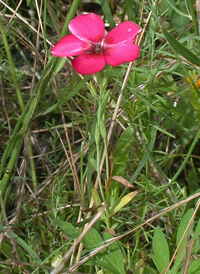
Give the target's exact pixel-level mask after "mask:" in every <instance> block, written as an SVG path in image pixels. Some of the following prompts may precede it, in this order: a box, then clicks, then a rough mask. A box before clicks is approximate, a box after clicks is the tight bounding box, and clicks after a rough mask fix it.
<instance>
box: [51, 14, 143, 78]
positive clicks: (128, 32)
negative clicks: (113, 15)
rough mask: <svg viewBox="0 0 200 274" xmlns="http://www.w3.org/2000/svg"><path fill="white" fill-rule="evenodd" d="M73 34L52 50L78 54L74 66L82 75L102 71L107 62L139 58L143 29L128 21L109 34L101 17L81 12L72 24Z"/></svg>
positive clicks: (59, 52)
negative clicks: (138, 40)
mask: <svg viewBox="0 0 200 274" xmlns="http://www.w3.org/2000/svg"><path fill="white" fill-rule="evenodd" d="M69 30H70V32H71V34H69V35H66V36H64V37H63V38H62V39H61V40H60V41H59V42H58V43H57V44H56V45H55V46H54V47H53V48H52V50H51V53H52V54H53V55H55V56H57V57H70V56H76V57H75V58H74V59H73V60H72V66H73V68H74V69H75V70H76V71H77V72H78V73H80V74H93V73H96V72H98V71H101V70H102V69H103V68H104V67H105V65H106V63H108V64H109V65H111V66H118V65H121V64H123V63H125V62H131V61H134V60H135V59H137V57H138V55H139V53H140V49H139V47H138V46H137V45H135V44H134V42H135V39H136V36H137V34H138V33H140V31H141V28H140V27H139V26H138V25H136V24H135V23H133V22H130V21H126V22H123V23H121V24H119V25H118V26H117V27H116V28H114V29H113V30H111V31H110V32H109V33H108V34H107V35H106V37H104V35H105V29H104V23H103V21H102V19H101V17H100V16H99V15H97V14H94V13H89V14H86V15H79V16H77V17H75V18H74V19H73V20H72V21H71V22H70V23H69Z"/></svg>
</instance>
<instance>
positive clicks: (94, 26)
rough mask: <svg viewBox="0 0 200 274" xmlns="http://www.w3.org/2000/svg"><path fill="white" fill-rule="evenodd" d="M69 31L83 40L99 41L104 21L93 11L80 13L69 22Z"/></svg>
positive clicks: (102, 32)
mask: <svg viewBox="0 0 200 274" xmlns="http://www.w3.org/2000/svg"><path fill="white" fill-rule="evenodd" d="M69 30H70V32H71V33H72V34H73V35H74V36H76V37H77V38H79V39H80V40H82V41H84V42H95V43H98V42H101V41H102V39H103V38H104V35H105V29H104V23H103V20H102V19H101V17H100V16H99V15H97V14H95V13H89V14H81V15H79V16H77V17H75V18H74V19H73V20H72V21H71V22H70V23H69Z"/></svg>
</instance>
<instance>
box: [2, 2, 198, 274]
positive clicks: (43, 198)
mask: <svg viewBox="0 0 200 274" xmlns="http://www.w3.org/2000/svg"><path fill="white" fill-rule="evenodd" d="M0 8H1V13H0V31H1V40H0V51H1V55H0V94H1V95H0V144H1V145H0V156H1V166H0V192H1V195H0V206H1V211H0V218H1V224H0V267H1V269H2V272H1V273H32V274H33V273H50V272H51V271H52V272H51V273H54V274H55V273H59V272H60V271H63V272H64V273H98V274H101V273H107V274H109V273H119V274H121V273H136V274H143V273H144V274H145V273H152V274H154V273H174V274H175V273H191V274H192V273H200V259H199V254H200V251H199V234H200V224H199V221H198V219H199V211H198V209H199V201H198V197H199V196H200V191H199V175H200V164H199V163H200V162H199V160H200V159H199V152H200V144H199V137H200V128H199V126H200V112H199V111H200V99H199V95H200V90H199V87H200V82H199V81H200V80H199V66H200V57H199V49H200V38H199V22H200V20H199V10H200V7H199V6H198V1H197V5H195V1H193V0H191V1H190V0H177V1H175V0H170V1H169V0H155V1H153V0H147V1H145V0H143V1H140V0H138V1H132V0H125V1H120V0H119V1H112V0H110V1H104V0H102V1H101V0H100V1H97V0H96V1H87V0H86V1H80V0H74V1H61V0H56V1H48V0H43V1H37V0H35V1H29V0H27V1H25V0H21V1H19V2H18V3H16V1H12V0H11V1H10V0H8V1H3V0H1V1H0ZM83 12H95V13H98V14H99V15H101V16H102V18H103V19H104V22H105V26H106V30H107V31H109V30H110V29H112V28H113V27H114V26H115V25H116V24H118V23H120V22H122V21H125V20H130V21H134V22H135V23H137V24H138V25H140V26H141V27H142V28H143V32H142V33H141V35H140V37H139V39H138V40H137V43H138V44H139V45H140V49H141V52H140V56H139V58H138V59H137V60H136V61H135V62H134V64H124V65H122V66H119V67H116V68H112V69H110V68H109V67H108V66H107V67H106V68H105V70H104V71H103V75H104V77H105V79H107V81H108V84H107V89H109V90H110V94H109V98H108V103H107V105H106V106H104V108H105V125H106V131H107V136H108V144H107V149H108V153H109V165H110V170H109V175H110V180H109V181H108V180H106V170H105V164H104V165H102V170H101V179H102V182H103V190H104V192H105V197H106V201H107V203H108V205H109V206H108V207H107V209H106V212H105V208H104V206H103V204H102V202H103V201H102V198H101V195H100V192H99V188H98V179H97V168H98V165H97V148H96V145H95V140H96V139H95V138H97V137H95V127H96V123H97V107H98V101H97V100H96V99H95V98H94V96H93V95H92V94H91V87H92V86H94V87H95V88H96V89H97V90H98V85H97V82H96V80H95V77H93V76H86V77H81V76H80V75H78V74H77V73H76V72H75V71H74V70H73V69H72V67H71V64H70V59H69V60H67V59H65V58H60V59H57V58H55V57H53V56H51V54H50V49H51V47H52V46H53V45H54V44H55V43H56V42H57V41H58V40H59V38H60V37H62V36H64V35H65V34H67V31H68V28H67V26H68V23H69V22H70V21H71V20H72V19H73V18H74V16H75V15H77V14H80V13H83ZM108 72H109V73H110V75H109V78H108V77H107V73H108ZM113 121H114V122H113ZM104 145H105V143H104V142H103V140H101V138H100V151H101V153H102V154H101V156H102V159H103V151H104V148H105V146H104ZM107 216H109V222H108V218H107ZM108 223H109V225H108Z"/></svg>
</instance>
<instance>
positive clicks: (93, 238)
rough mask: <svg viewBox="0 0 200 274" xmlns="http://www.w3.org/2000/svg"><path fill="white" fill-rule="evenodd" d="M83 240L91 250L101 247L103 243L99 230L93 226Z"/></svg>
mask: <svg viewBox="0 0 200 274" xmlns="http://www.w3.org/2000/svg"><path fill="white" fill-rule="evenodd" d="M82 242H83V243H84V244H85V245H86V248H87V249H88V250H89V251H92V250H94V249H95V248H97V247H100V246H101V245H102V243H103V239H102V238H101V236H100V234H99V232H97V230H96V229H95V228H93V227H92V228H91V229H90V230H89V231H88V232H87V233H86V234H85V236H84V238H83V240H82Z"/></svg>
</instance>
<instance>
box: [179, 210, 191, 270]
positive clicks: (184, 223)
mask: <svg viewBox="0 0 200 274" xmlns="http://www.w3.org/2000/svg"><path fill="white" fill-rule="evenodd" d="M193 213H194V209H193V208H191V209H189V210H188V211H187V212H186V213H185V215H184V216H183V218H182V220H181V222H180V224H179V227H178V232H177V236H176V244H177V246H178V244H179V243H180V241H181V238H182V237H183V234H184V233H185V230H186V228H187V226H188V224H189V222H190V220H191V218H192V214H193ZM190 233H191V229H188V231H187V235H188V236H189V235H190ZM186 246H187V240H186V238H184V239H183V241H182V243H181V245H180V247H179V249H178V251H177V257H176V260H175V262H174V267H176V266H177V265H178V264H179V263H180V262H181V261H182V260H184V257H185V253H186Z"/></svg>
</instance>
